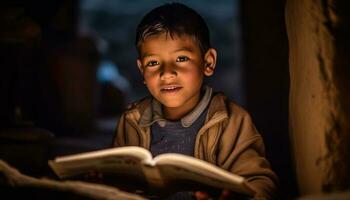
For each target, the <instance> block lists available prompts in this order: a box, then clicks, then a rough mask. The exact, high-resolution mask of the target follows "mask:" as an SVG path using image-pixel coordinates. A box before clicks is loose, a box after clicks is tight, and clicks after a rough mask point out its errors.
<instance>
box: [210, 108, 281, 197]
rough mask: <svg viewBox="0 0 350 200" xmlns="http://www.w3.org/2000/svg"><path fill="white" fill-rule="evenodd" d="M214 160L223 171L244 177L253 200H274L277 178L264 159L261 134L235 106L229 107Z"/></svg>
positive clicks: (246, 114)
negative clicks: (250, 188)
mask: <svg viewBox="0 0 350 200" xmlns="http://www.w3.org/2000/svg"><path fill="white" fill-rule="evenodd" d="M228 141H231V142H228ZM217 159H218V160H217V161H218V162H219V163H218V164H219V165H220V166H222V168H225V169H227V170H230V171H231V172H232V173H234V174H238V175H241V176H244V177H246V178H247V180H248V183H249V184H250V186H251V187H252V188H253V189H254V190H255V191H256V194H255V196H254V199H273V196H274V194H275V192H276V184H277V182H278V178H277V176H276V174H275V173H274V172H273V171H272V169H271V167H270V164H269V162H268V161H267V159H266V158H265V147H264V143H263V139H262V137H261V135H260V134H259V133H258V131H257V130H256V128H255V126H254V124H253V123H252V120H251V117H250V116H249V114H248V113H247V112H246V111H245V110H243V109H242V108H240V107H238V106H233V108H232V114H231V116H230V118H229V121H228V124H227V127H226V128H225V130H224V132H223V134H222V136H221V139H220V145H219V154H218V157H217Z"/></svg>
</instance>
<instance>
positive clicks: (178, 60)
mask: <svg viewBox="0 0 350 200" xmlns="http://www.w3.org/2000/svg"><path fill="white" fill-rule="evenodd" d="M188 60H189V58H188V57H187V56H179V57H177V59H176V62H185V61H188Z"/></svg>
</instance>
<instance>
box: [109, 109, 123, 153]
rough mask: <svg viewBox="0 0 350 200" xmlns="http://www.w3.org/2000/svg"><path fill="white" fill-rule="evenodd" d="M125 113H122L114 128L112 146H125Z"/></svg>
mask: <svg viewBox="0 0 350 200" xmlns="http://www.w3.org/2000/svg"><path fill="white" fill-rule="evenodd" d="M125 132H126V131H125V113H123V114H122V115H121V116H120V118H119V120H118V123H117V126H116V128H115V130H114V139H113V144H112V146H113V147H121V146H125V142H126V139H125V137H126V133H125Z"/></svg>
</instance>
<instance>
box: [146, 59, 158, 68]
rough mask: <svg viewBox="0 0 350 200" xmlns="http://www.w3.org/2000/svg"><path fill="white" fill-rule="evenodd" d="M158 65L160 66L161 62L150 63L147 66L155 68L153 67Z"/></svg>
mask: <svg viewBox="0 0 350 200" xmlns="http://www.w3.org/2000/svg"><path fill="white" fill-rule="evenodd" d="M156 65H159V62H158V61H155V60H152V61H149V62H147V64H146V66H148V67H153V66H156Z"/></svg>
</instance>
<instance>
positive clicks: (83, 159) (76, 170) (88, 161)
mask: <svg viewBox="0 0 350 200" xmlns="http://www.w3.org/2000/svg"><path fill="white" fill-rule="evenodd" d="M149 159H152V156H151V154H150V152H149V151H147V150H146V149H143V148H141V147H131V146H130V147H116V148H111V149H104V150H97V151H92V152H85V153H79V154H74V155H68V156H61V157H57V158H56V159H55V160H54V161H49V165H50V166H51V168H52V169H53V170H54V171H55V173H56V174H57V175H58V176H59V177H60V178H69V177H72V176H77V175H80V174H84V173H88V172H91V171H99V172H104V173H114V174H130V175H134V176H143V172H142V169H141V165H142V164H141V163H142V162H143V160H149Z"/></svg>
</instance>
